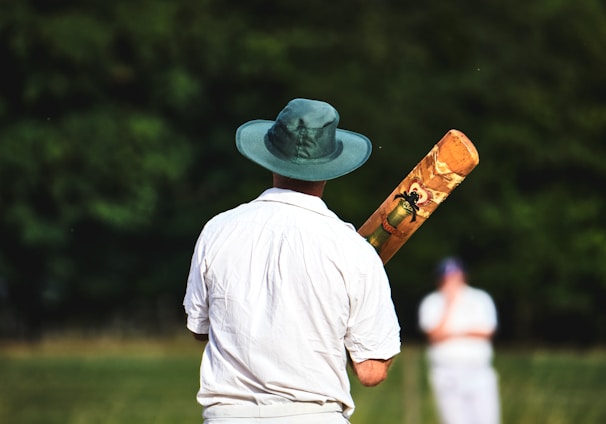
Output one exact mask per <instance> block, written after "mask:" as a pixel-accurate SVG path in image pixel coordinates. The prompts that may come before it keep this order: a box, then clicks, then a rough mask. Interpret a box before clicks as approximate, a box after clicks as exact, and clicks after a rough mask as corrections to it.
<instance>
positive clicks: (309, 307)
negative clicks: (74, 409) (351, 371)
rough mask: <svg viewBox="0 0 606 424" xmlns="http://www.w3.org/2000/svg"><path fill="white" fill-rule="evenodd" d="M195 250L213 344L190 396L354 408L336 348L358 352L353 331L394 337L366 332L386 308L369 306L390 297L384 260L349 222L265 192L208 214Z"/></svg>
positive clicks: (308, 201) (288, 194)
mask: <svg viewBox="0 0 606 424" xmlns="http://www.w3.org/2000/svg"><path fill="white" fill-rule="evenodd" d="M199 247H200V249H201V250H200V251H198V250H197V251H196V252H195V254H194V255H195V258H194V261H195V259H196V257H198V258H200V260H201V261H202V263H201V264H200V268H199V269H200V270H202V274H203V275H200V278H201V279H203V280H204V282H205V287H206V288H207V290H208V293H206V294H201V295H202V296H208V299H209V311H210V316H209V322H210V328H211V332H210V337H211V340H213V342H214V343H210V344H209V347H207V350H206V353H207V355H205V361H203V365H202V379H201V381H202V387H203V389H204V393H206V394H201V395H200V396H201V397H202V398H199V400H200V401H201V402H203V404H206V405H208V404H213V403H217V402H228V401H229V399H230V398H231V400H232V401H233V399H236V398H238V399H240V401H241V400H242V398H245V399H246V400H245V401H249V402H254V403H258V404H266V403H279V402H285V401H291V400H297V401H309V402H326V401H331V400H338V401H339V402H342V403H344V404H346V405H350V406H353V402H352V400H351V396H350V394H349V381H348V377H347V374H346V372H345V369H346V367H345V363H346V360H347V356H346V352H345V350H344V348H343V347H344V346H347V348H348V349H349V350H351V351H352V356H354V355H357V354H360V355H364V350H365V349H370V348H371V347H370V346H364V345H362V346H358V345H357V344H356V343H357V338H361V339H363V338H367V339H372V344H373V346H372V348H373V349H377V346H379V345H380V344H381V343H382V341H383V340H386V339H390V340H393V339H394V338H393V337H391V338H390V337H386V336H387V335H385V334H378V335H377V336H374V334H375V331H374V328H381V327H384V326H381V325H377V324H378V323H377V322H376V320H381V318H380V317H376V310H377V308H383V309H385V308H387V309H386V310H388V311H389V310H390V309H391V310H392V311H393V306H392V305H391V302H389V303H388V304H386V305H377V303H378V302H382V301H383V299H386V300H390V297H389V296H385V290H388V289H389V288H388V286H387V285H386V284H385V281H386V280H384V278H385V276H384V271H383V267H382V264H381V261H380V259H379V258H378V256H377V255H376V253H375V252H374V250H373V249H372V247H371V246H370V245H369V244H368V243H367V242H366V241H365V240H364V239H362V238H361V237H360V236H359V235H358V234H357V233H356V232H355V230H354V229H353V227H352V226H350V225H348V224H345V223H344V222H342V221H341V220H340V219H339V218H338V217H337V216H336V215H334V213H332V212H330V211H329V210H328V209H327V208H326V206H325V204H324V202H323V201H322V200H321V199H320V198H318V197H314V196H308V195H305V194H301V193H297V192H293V191H288V190H280V189H271V190H268V191H266V192H265V193H264V194H263V195H261V196H260V197H259V198H258V199H257V200H255V201H253V202H251V203H247V204H244V205H241V206H239V207H237V208H235V209H233V210H231V211H228V212H225V213H223V214H220V215H218V216H217V217H215V218H214V219H213V220H211V221H209V223H208V224H207V225H206V226H205V229H204V230H203V233H202V236H201V241H200V243H199ZM369 275H370V276H372V275H376V276H377V277H376V281H373V280H372V277H369ZM364 280H365V281H364ZM362 300H363V301H362ZM370 311H372V315H374V316H373V317H369V316H367V315H368V313H370ZM389 331H390V332H394V331H396V332H397V331H398V328H390V329H389ZM362 336H363V337H362ZM367 341H368V340H367ZM384 349H385V350H386V351H389V350H390V349H393V347H392V346H385V347H384ZM373 353H375V354H376V352H373ZM391 355H393V352H391V351H389V352H388V355H386V357H390V356H391ZM366 359H367V358H366ZM234 364H236V365H234ZM219 393H220V394H221V395H219Z"/></svg>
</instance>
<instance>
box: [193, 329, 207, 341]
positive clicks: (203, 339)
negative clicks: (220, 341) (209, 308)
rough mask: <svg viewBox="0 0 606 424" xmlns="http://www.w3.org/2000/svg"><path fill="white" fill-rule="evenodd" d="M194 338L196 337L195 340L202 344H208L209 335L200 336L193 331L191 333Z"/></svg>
mask: <svg viewBox="0 0 606 424" xmlns="http://www.w3.org/2000/svg"><path fill="white" fill-rule="evenodd" d="M191 334H192V336H194V339H196V340H198V341H200V342H207V341H208V334H198V333H194V332H193V331H192V332H191Z"/></svg>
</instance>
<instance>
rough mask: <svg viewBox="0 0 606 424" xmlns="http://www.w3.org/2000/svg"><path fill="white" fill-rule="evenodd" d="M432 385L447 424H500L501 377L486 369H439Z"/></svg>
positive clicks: (491, 369)
mask: <svg viewBox="0 0 606 424" xmlns="http://www.w3.org/2000/svg"><path fill="white" fill-rule="evenodd" d="M430 382H431V385H432V388H433V392H434V397H435V400H436V404H437V407H438V412H439V414H440V418H441V420H442V423H444V424H498V423H499V422H500V416H501V410H500V409H501V408H500V400H499V388H498V385H499V384H498V375H497V373H496V372H495V370H494V369H493V368H492V367H491V366H489V365H487V366H465V367H452V366H437V367H434V368H432V369H431V371H430Z"/></svg>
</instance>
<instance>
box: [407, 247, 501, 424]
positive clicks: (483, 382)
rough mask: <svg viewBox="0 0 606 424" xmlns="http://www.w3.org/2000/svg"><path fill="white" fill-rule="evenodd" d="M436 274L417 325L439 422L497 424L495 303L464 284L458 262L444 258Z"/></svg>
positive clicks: (498, 408) (420, 310) (421, 306)
mask: <svg viewBox="0 0 606 424" xmlns="http://www.w3.org/2000/svg"><path fill="white" fill-rule="evenodd" d="M436 271H437V275H436V279H437V290H435V291H434V292H432V293H430V294H428V295H427V296H426V297H425V298H423V300H422V302H421V304H420V307H419V326H420V327H421V330H422V331H423V332H424V333H425V334H426V336H427V338H428V341H429V348H428V352H427V359H428V363H429V380H430V383H431V387H432V390H433V394H434V398H435V401H436V405H437V408H438V413H439V416H440V419H441V422H442V423H444V424H497V423H499V422H500V409H501V408H500V400H499V390H498V375H497V373H496V372H495V370H494V368H493V366H492V360H493V347H492V337H493V335H494V333H495V331H496V328H497V312H496V307H495V304H494V302H493V300H492V298H491V297H490V295H489V294H488V293H486V292H485V291H483V290H480V289H478V288H474V287H471V286H469V285H468V283H467V275H466V272H465V269H464V268H463V264H462V263H461V261H460V260H458V259H456V258H445V259H443V260H442V261H441V262H440V263H439V264H438V267H437V270H436Z"/></svg>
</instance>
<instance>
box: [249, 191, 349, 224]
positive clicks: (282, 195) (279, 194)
mask: <svg viewBox="0 0 606 424" xmlns="http://www.w3.org/2000/svg"><path fill="white" fill-rule="evenodd" d="M254 201H255V202H259V201H265V202H280V203H286V204H289V205H293V206H297V207H300V208H304V209H308V210H310V211H312V212H316V213H319V214H321V215H325V216H329V217H331V218H337V215H336V214H335V213H334V212H332V211H331V210H330V209H328V206H326V203H324V201H323V200H322V199H321V198H319V197H318V196H312V195H310V194H305V193H301V192H298V191H294V190H287V189H283V188H275V187H272V188H269V189H267V190H265V191H264V192H263V193H261V195H260V196H259V197H257V198H256V199H255V200H254Z"/></svg>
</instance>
